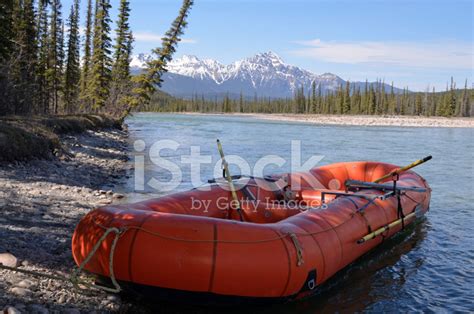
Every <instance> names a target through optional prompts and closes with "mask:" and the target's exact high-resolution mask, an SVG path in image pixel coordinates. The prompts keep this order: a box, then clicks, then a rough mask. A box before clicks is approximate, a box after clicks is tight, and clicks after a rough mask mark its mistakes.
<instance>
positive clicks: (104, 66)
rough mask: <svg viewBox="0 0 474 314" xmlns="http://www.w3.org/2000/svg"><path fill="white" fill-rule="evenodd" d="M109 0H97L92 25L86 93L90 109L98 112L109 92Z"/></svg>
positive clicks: (110, 61)
mask: <svg viewBox="0 0 474 314" xmlns="http://www.w3.org/2000/svg"><path fill="white" fill-rule="evenodd" d="M110 8H111V5H110V2H109V0H98V3H97V9H96V14H95V25H94V40H93V46H94V50H93V53H92V64H91V72H90V76H89V78H88V79H89V84H88V87H87V90H88V91H87V95H88V97H90V100H91V102H92V110H93V111H95V112H98V111H99V110H100V109H102V108H103V107H104V106H105V103H106V101H107V99H108V97H109V92H110V89H109V88H110V85H109V83H110V80H111V65H112V59H111V57H110V53H111V51H110V48H111V46H112V45H111V39H110V35H109V33H110V22H111V20H110V17H109V11H110Z"/></svg>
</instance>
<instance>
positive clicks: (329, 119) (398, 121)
mask: <svg viewBox="0 0 474 314" xmlns="http://www.w3.org/2000/svg"><path fill="white" fill-rule="evenodd" d="M250 116H252V117H254V118H258V119H265V120H273V121H290V122H306V123H313V124H321V125H358V126H400V127H437V128H474V119H473V118H458V117H456V118H444V117H421V116H353V115H344V116H340V115H318V114H309V115H302V114H250Z"/></svg>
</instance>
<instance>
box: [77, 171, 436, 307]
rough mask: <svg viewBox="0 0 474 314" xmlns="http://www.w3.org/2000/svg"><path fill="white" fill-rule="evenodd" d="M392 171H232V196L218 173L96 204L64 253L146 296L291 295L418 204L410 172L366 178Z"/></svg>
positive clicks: (424, 199)
mask: <svg viewBox="0 0 474 314" xmlns="http://www.w3.org/2000/svg"><path fill="white" fill-rule="evenodd" d="M394 169H397V167H396V166H394V165H390V164H385V163H375V162H348V163H337V164H332V165H328V166H323V167H318V168H314V169H312V170H311V171H309V172H307V173H293V174H283V175H275V176H271V177H265V178H234V180H233V182H234V184H235V187H236V189H238V191H237V197H238V199H239V203H237V202H236V201H234V200H233V199H232V195H231V194H232V193H231V192H230V191H229V189H228V185H227V183H225V182H226V181H225V180H223V179H219V180H214V181H211V182H210V184H209V186H207V189H204V190H202V189H194V190H190V191H187V192H182V193H177V194H173V195H169V196H165V197H162V198H158V199H152V200H149V201H145V202H140V203H136V204H127V205H110V206H105V207H101V208H98V209H96V210H94V211H92V212H90V213H89V214H87V215H86V216H85V217H84V218H83V219H82V220H81V222H80V223H79V225H78V226H77V228H76V230H75V233H74V236H73V239H72V251H73V255H74V259H75V261H76V263H77V264H78V265H79V264H81V263H83V262H84V260H85V259H86V257H87V256H88V255H91V256H92V257H91V258H90V260H89V261H87V264H86V265H85V269H86V270H87V271H90V272H92V273H94V274H97V275H100V276H105V277H111V276H113V277H114V278H115V279H116V280H117V281H118V283H119V284H120V286H121V287H122V288H124V289H130V290H133V291H135V292H138V293H149V292H151V295H153V296H155V297H159V296H164V297H165V298H170V297H171V296H178V297H185V298H186V300H192V301H193V302H200V301H204V300H205V301H206V302H209V301H210V302H216V303H219V302H231V301H233V300H239V302H241V301H242V300H250V301H254V300H258V301H262V300H270V301H275V300H280V299H298V298H301V297H304V296H308V295H311V294H312V293H314V292H315V291H317V288H318V287H319V286H320V285H321V284H322V283H324V282H325V281H327V280H328V279H329V278H331V277H332V276H333V275H334V274H335V273H337V272H338V271H339V270H341V269H343V268H344V267H346V266H347V265H349V264H350V263H352V262H353V261H355V260H356V259H357V258H359V257H360V256H361V255H363V254H365V253H367V252H368V251H370V250H371V249H373V248H374V247H376V246H377V245H379V244H380V243H382V242H383V241H384V239H386V238H388V237H391V236H393V235H394V234H396V233H397V232H399V231H400V230H401V229H402V228H404V227H405V226H407V225H409V224H411V223H413V222H414V221H415V220H416V218H417V217H420V216H422V215H423V214H424V213H425V212H426V211H427V210H428V208H429V202H430V192H431V189H430V188H429V186H428V184H427V183H426V182H425V180H424V179H423V178H422V177H420V176H419V175H417V174H416V173H415V172H413V171H407V172H403V173H401V174H400V175H399V177H398V181H396V184H395V185H394V184H393V182H392V180H391V179H390V178H388V179H387V180H385V181H384V182H380V183H377V184H375V183H369V182H372V181H373V180H374V179H376V178H379V177H381V176H383V175H385V174H387V173H389V172H391V171H393V170H394ZM114 227H115V228H118V230H120V234H119V236H117V238H116V237H115V236H114V233H110V234H109V235H108V236H107V237H106V238H105V240H103V241H102V242H101V243H99V244H100V245H98V249H97V251H96V252H94V254H93V255H92V254H91V251H92V250H93V248H94V246H95V245H96V243H97V242H98V241H99V240H100V238H101V237H102V236H103V234H104V232H105V231H106V230H110V228H114ZM114 239H116V240H117V241H116V243H115V245H114V244H113V242H114ZM112 249H113V252H112V256H111V250H112ZM111 257H112V258H113V265H111V263H110V262H111ZM111 266H112V267H111Z"/></svg>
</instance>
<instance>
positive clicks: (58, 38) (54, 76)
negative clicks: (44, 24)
mask: <svg viewBox="0 0 474 314" xmlns="http://www.w3.org/2000/svg"><path fill="white" fill-rule="evenodd" d="M61 8H62V6H61V1H60V0H52V3H51V16H50V23H49V25H50V30H49V43H48V66H47V70H46V80H47V82H48V93H49V97H48V98H49V99H50V101H51V108H52V111H53V112H54V113H58V110H59V92H60V91H61V87H62V86H61V83H62V66H63V56H64V46H63V43H62V41H63V22H62V13H61Z"/></svg>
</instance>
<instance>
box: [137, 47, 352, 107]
mask: <svg viewBox="0 0 474 314" xmlns="http://www.w3.org/2000/svg"><path fill="white" fill-rule="evenodd" d="M150 59H151V56H150V55H146V54H140V55H137V56H134V57H133V59H132V63H131V67H132V69H133V70H134V71H135V72H136V71H139V70H140V69H143V68H144V66H145V64H146V62H147V61H149V60H150ZM163 80H164V81H163V84H162V89H163V90H164V91H165V92H167V93H170V94H172V95H175V96H181V97H192V96H193V95H196V94H198V95H205V96H207V97H213V96H219V95H221V96H222V95H224V94H227V93H228V94H229V95H231V96H236V95H239V94H240V93H242V94H244V95H245V96H248V97H253V96H254V95H255V94H256V95H258V96H265V97H275V98H276V97H292V96H293V95H294V93H295V91H296V90H297V89H299V88H301V87H304V88H305V90H306V91H309V89H310V88H311V85H312V83H313V82H315V83H316V85H317V86H318V88H319V86H321V90H322V91H323V92H327V91H334V90H336V89H337V88H338V87H339V86H340V84H344V83H345V82H344V81H343V80H342V79H341V78H340V77H338V76H337V75H334V74H332V73H324V74H322V75H317V74H315V73H312V72H310V71H307V70H305V69H302V68H299V67H297V66H293V65H289V64H286V63H285V62H284V61H283V60H282V59H281V58H280V57H279V56H278V55H277V54H275V53H274V52H271V51H270V52H265V53H259V54H256V55H255V56H253V57H250V58H247V59H244V60H239V61H236V62H234V63H232V64H228V65H224V64H222V63H220V62H218V61H216V60H212V59H199V58H198V57H196V56H190V55H185V56H183V57H181V58H178V59H174V60H172V61H171V62H170V63H169V64H168V73H166V74H165V76H164V77H163Z"/></svg>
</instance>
